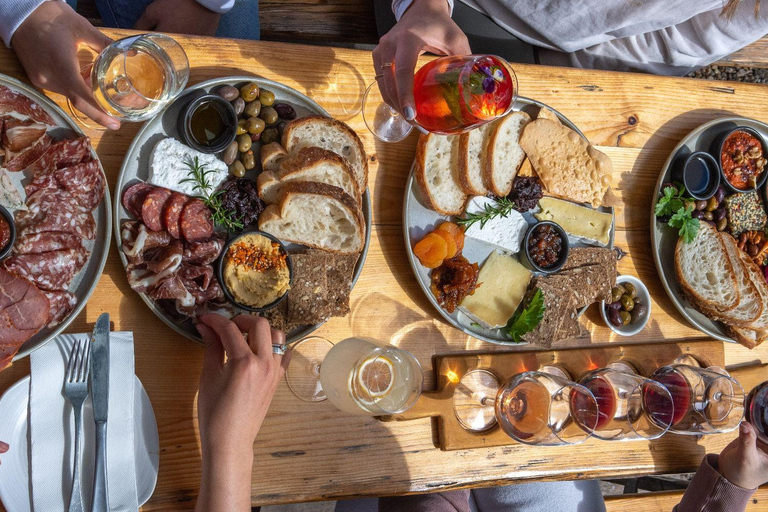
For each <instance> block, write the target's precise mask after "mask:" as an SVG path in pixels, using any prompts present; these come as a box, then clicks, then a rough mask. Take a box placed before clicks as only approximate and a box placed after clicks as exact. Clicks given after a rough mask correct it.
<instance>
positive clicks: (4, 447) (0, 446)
mask: <svg viewBox="0 0 768 512" xmlns="http://www.w3.org/2000/svg"><path fill="white" fill-rule="evenodd" d="M9 448H10V446H8V443H4V442H2V441H0V453H5V452H7V451H8V449H9Z"/></svg>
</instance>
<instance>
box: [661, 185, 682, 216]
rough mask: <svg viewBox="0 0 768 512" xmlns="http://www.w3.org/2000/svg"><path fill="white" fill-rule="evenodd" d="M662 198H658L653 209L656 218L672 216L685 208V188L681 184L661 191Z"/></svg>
mask: <svg viewBox="0 0 768 512" xmlns="http://www.w3.org/2000/svg"><path fill="white" fill-rule="evenodd" d="M661 193H662V196H661V197H660V198H659V200H658V202H657V203H656V207H655V208H654V212H655V213H656V216H657V217H666V216H667V215H672V214H673V213H675V212H676V211H678V210H679V209H680V208H682V207H684V206H685V201H684V199H683V194H684V193H685V187H684V186H683V184H682V183H675V186H669V185H668V186H666V187H664V189H663V190H662V191H661Z"/></svg>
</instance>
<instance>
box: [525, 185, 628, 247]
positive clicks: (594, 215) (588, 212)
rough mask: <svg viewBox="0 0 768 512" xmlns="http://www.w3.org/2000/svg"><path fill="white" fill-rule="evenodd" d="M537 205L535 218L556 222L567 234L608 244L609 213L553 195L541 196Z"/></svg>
mask: <svg viewBox="0 0 768 512" xmlns="http://www.w3.org/2000/svg"><path fill="white" fill-rule="evenodd" d="M539 207H541V211H540V212H539V213H536V214H534V217H536V218H537V219H539V220H550V221H552V222H556V223H557V224H560V227H562V228H563V229H564V230H565V231H566V232H567V233H568V234H569V235H573V236H576V237H579V238H583V239H586V240H588V241H593V242H598V243H600V244H602V245H605V246H607V245H608V242H609V241H610V237H611V226H612V225H613V216H612V215H611V214H610V213H603V212H598V211H597V210H593V209H592V208H586V207H584V206H579V205H578V204H576V203H572V202H570V201H563V200H562V199H555V198H554V197H542V198H541V199H540V200H539Z"/></svg>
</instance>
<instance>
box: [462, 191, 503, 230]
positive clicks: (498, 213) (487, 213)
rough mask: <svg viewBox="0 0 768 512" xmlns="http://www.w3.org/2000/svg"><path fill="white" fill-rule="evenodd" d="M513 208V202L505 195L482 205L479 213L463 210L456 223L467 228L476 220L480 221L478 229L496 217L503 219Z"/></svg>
mask: <svg viewBox="0 0 768 512" xmlns="http://www.w3.org/2000/svg"><path fill="white" fill-rule="evenodd" d="M514 209H515V203H514V202H512V201H510V200H509V199H507V198H506V197H502V198H500V199H499V200H498V201H497V203H496V204H495V205H494V204H493V203H487V204H486V205H485V206H484V207H483V211H481V212H479V213H471V212H465V213H464V215H465V216H464V217H463V218H460V219H457V220H456V223H457V224H458V225H460V226H464V227H465V228H469V227H470V226H471V225H473V224H475V223H476V222H479V223H480V229H483V228H484V227H485V224H486V223H487V222H488V221H489V220H491V219H495V218H496V217H502V218H504V219H506V218H507V216H508V215H509V214H510V212H512V211H513V210H514Z"/></svg>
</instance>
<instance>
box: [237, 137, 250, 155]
mask: <svg viewBox="0 0 768 512" xmlns="http://www.w3.org/2000/svg"><path fill="white" fill-rule="evenodd" d="M252 145H253V141H252V140H251V136H250V135H249V134H247V133H243V134H242V135H238V136H237V150H238V151H240V152H241V153H245V152H246V151H248V150H249V149H251V146H252Z"/></svg>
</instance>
